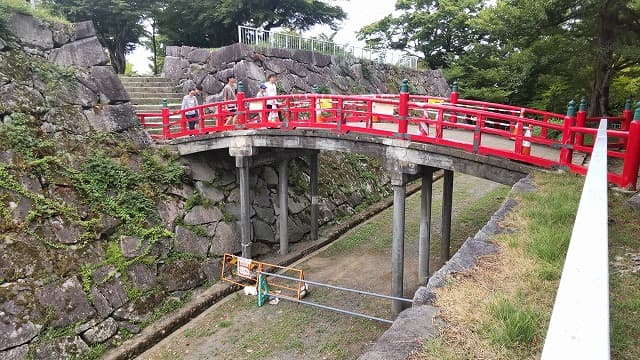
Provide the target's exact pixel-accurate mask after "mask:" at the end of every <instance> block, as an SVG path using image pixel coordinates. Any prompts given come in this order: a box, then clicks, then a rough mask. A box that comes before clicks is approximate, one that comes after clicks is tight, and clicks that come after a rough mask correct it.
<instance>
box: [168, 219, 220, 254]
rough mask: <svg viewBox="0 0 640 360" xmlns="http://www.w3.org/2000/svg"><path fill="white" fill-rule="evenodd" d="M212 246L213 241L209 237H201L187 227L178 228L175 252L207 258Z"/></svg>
mask: <svg viewBox="0 0 640 360" xmlns="http://www.w3.org/2000/svg"><path fill="white" fill-rule="evenodd" d="M210 245H211V240H210V239H209V238H208V237H206V236H199V235H197V234H195V233H194V232H193V231H191V230H189V229H187V228H185V227H182V226H176V239H175V246H174V250H176V251H181V252H186V253H189V254H193V255H196V256H200V257H207V253H208V252H209V246H210Z"/></svg>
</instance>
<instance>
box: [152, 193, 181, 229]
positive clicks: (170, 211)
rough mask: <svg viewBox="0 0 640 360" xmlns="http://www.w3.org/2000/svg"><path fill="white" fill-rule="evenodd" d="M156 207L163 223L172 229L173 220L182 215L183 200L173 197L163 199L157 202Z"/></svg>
mask: <svg viewBox="0 0 640 360" xmlns="http://www.w3.org/2000/svg"><path fill="white" fill-rule="evenodd" d="M156 208H157V209H158V214H159V215H160V218H161V219H162V220H163V223H164V224H166V225H167V226H169V227H170V228H171V230H173V228H174V226H175V225H174V222H175V220H176V219H177V218H178V217H179V216H180V215H182V210H183V209H184V201H183V200H177V199H175V198H169V199H164V200H162V201H161V202H159V203H158V204H157V206H156Z"/></svg>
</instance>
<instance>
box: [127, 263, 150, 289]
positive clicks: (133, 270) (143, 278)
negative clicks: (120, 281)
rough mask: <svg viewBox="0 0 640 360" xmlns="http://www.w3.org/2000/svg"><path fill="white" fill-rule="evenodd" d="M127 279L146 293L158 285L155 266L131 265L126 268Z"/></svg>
mask: <svg viewBox="0 0 640 360" xmlns="http://www.w3.org/2000/svg"><path fill="white" fill-rule="evenodd" d="M127 273H128V274H129V279H130V280H131V281H132V282H133V283H134V284H135V285H136V286H137V287H139V288H140V289H142V290H144V291H147V290H151V289H153V288H155V287H156V286H157V285H158V279H157V277H156V275H157V274H156V266H155V265H145V264H139V263H138V264H131V265H129V267H128V268H127Z"/></svg>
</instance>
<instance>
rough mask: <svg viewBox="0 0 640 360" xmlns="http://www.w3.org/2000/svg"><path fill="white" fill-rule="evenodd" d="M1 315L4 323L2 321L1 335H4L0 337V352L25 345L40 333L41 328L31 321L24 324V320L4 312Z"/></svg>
mask: <svg viewBox="0 0 640 360" xmlns="http://www.w3.org/2000/svg"><path fill="white" fill-rule="evenodd" d="M3 307H4V306H3ZM0 314H3V315H2V317H3V321H0V334H3V335H2V336H0V351H2V350H6V349H9V348H12V347H15V346H18V345H21V344H25V343H27V342H29V341H31V339H33V338H34V337H36V335H38V333H39V332H40V329H39V327H37V326H36V325H35V324H34V323H32V322H31V321H26V322H23V321H21V320H22V319H19V318H16V317H13V316H9V315H8V314H5V313H4V311H2V312H0ZM1 354H2V352H0V355H1Z"/></svg>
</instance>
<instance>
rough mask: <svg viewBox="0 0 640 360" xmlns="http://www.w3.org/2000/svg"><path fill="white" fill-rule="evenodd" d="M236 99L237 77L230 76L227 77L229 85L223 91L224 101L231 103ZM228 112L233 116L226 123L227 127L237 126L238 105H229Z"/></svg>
mask: <svg viewBox="0 0 640 360" xmlns="http://www.w3.org/2000/svg"><path fill="white" fill-rule="evenodd" d="M235 99H236V77H235V76H234V75H230V76H228V77H227V84H226V85H225V86H224V88H223V89H222V101H230V100H235ZM227 111H229V113H230V114H231V115H230V116H229V117H228V118H227V121H226V122H225V123H224V124H225V125H231V124H234V125H235V124H236V119H237V117H238V115H236V111H237V108H236V104H235V103H233V104H227Z"/></svg>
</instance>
